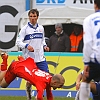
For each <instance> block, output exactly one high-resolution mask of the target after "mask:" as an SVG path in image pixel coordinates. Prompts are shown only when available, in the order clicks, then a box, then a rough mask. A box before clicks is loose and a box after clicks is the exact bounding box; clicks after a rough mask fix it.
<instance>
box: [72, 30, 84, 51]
mask: <svg viewBox="0 0 100 100" xmlns="http://www.w3.org/2000/svg"><path fill="white" fill-rule="evenodd" d="M82 38H83V32H81V33H80V34H79V35H77V36H76V35H75V34H74V32H72V33H71V35H70V41H71V52H76V51H77V49H78V45H79V42H80V40H81V39H82Z"/></svg>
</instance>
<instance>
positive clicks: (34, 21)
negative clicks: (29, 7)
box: [29, 13, 38, 25]
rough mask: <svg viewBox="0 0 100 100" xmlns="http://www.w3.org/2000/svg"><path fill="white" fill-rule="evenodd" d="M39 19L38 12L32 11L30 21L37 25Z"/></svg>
mask: <svg viewBox="0 0 100 100" xmlns="http://www.w3.org/2000/svg"><path fill="white" fill-rule="evenodd" d="M37 19H38V16H37V14H36V13H34V14H33V13H30V15H29V20H30V23H31V24H33V25H35V24H36V23H37Z"/></svg>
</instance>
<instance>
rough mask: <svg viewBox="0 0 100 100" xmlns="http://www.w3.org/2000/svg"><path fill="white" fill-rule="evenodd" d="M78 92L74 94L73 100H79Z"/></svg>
mask: <svg viewBox="0 0 100 100" xmlns="http://www.w3.org/2000/svg"><path fill="white" fill-rule="evenodd" d="M79 92H80V91H79V90H78V91H77V93H76V96H75V100H79Z"/></svg>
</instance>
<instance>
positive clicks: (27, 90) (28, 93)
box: [26, 81, 32, 100]
mask: <svg viewBox="0 0 100 100" xmlns="http://www.w3.org/2000/svg"><path fill="white" fill-rule="evenodd" d="M31 93H32V85H31V84H30V83H29V82H28V81H27V82H26V95H27V100H32V96H31Z"/></svg>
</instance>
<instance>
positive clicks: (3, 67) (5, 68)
mask: <svg viewBox="0 0 100 100" xmlns="http://www.w3.org/2000/svg"><path fill="white" fill-rule="evenodd" d="M5 70H7V60H3V62H2V63H1V71H5Z"/></svg>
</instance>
